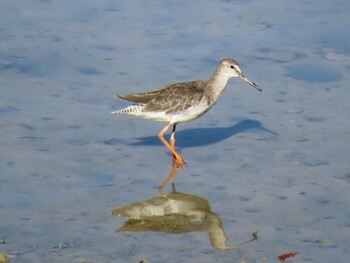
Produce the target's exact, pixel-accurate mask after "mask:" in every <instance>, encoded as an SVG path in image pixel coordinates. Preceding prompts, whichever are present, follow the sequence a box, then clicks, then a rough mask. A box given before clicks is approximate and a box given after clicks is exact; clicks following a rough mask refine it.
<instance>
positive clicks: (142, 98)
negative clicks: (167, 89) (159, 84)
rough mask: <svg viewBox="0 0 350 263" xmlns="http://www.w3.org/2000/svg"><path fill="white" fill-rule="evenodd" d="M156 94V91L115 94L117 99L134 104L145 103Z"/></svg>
mask: <svg viewBox="0 0 350 263" xmlns="http://www.w3.org/2000/svg"><path fill="white" fill-rule="evenodd" d="M156 94H157V91H151V92H145V93H137V94H130V95H116V96H117V97H118V98H119V99H121V100H125V101H127V102H131V103H135V104H147V103H148V102H149V101H150V100H152V99H153V98H154V97H155V96H156Z"/></svg>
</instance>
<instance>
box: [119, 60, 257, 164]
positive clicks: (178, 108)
mask: <svg viewBox="0 0 350 263" xmlns="http://www.w3.org/2000/svg"><path fill="white" fill-rule="evenodd" d="M231 78H240V79H242V80H244V81H245V82H247V83H249V84H250V85H251V86H253V87H254V88H256V89H257V90H259V91H262V90H261V88H260V87H259V86H258V85H257V84H255V83H254V82H253V81H252V80H250V79H249V78H248V77H247V76H246V75H244V74H243V72H242V71H241V68H240V67H239V64H238V62H237V61H236V60H234V59H232V58H224V59H222V60H221V61H220V62H219V63H218V65H217V67H216V69H215V71H214V73H213V75H212V76H211V78H210V79H208V80H195V81H189V82H180V83H174V84H170V85H167V86H164V87H162V88H160V89H158V90H155V91H151V92H145V93H137V94H130V95H117V97H118V98H120V99H122V100H124V101H127V102H131V103H132V105H130V106H128V107H126V108H123V109H120V110H117V111H113V112H112V113H119V114H128V115H133V116H138V117H142V118H146V119H152V120H156V121H162V122H167V125H166V126H165V127H164V129H163V130H161V132H160V133H159V134H158V136H159V139H160V140H161V141H162V142H163V143H164V145H165V146H166V147H167V148H168V149H169V150H170V151H171V153H172V154H173V160H174V161H175V163H176V164H177V166H178V167H180V168H181V167H182V166H183V165H184V164H185V162H184V159H183V158H182V157H181V155H180V154H179V153H178V152H177V151H176V149H175V130H176V125H177V124H178V123H180V122H187V121H192V120H194V119H197V118H199V117H201V116H202V115H203V114H205V113H206V112H207V111H208V110H210V109H211V108H212V107H213V105H214V104H215V102H216V101H217V100H218V99H219V97H220V96H221V95H222V92H223V91H224V90H225V88H226V86H227V82H228V81H229V80H230V79H231ZM171 126H173V130H172V133H171V136H170V143H169V142H168V141H167V140H166V139H165V138H164V133H165V132H166V131H167V130H168V129H169V128H170V127H171Z"/></svg>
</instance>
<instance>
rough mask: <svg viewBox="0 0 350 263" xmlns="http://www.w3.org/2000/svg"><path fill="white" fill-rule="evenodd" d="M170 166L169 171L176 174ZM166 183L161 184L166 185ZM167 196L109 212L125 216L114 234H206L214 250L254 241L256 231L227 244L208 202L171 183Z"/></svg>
mask: <svg viewBox="0 0 350 263" xmlns="http://www.w3.org/2000/svg"><path fill="white" fill-rule="evenodd" d="M176 168H177V167H176V165H174V164H173V165H172V168H171V171H170V175H169V178H168V179H167V180H168V181H171V180H172V178H170V177H171V175H172V172H178V170H177V169H176ZM166 182H167V181H165V182H164V183H166ZM172 187H173V191H172V193H170V194H159V195H158V196H156V197H153V198H151V199H148V200H143V201H139V202H136V203H133V204H130V205H125V206H123V207H120V208H116V209H113V210H112V215H114V216H118V217H125V218H127V221H126V222H125V223H124V225H123V226H121V227H120V228H119V229H118V230H117V232H146V231H156V232H165V233H170V234H180V233H186V232H193V231H202V232H207V233H208V235H209V240H210V244H211V246H212V247H213V248H215V249H220V250H224V249H236V248H238V247H240V246H242V245H244V244H246V243H249V242H251V241H254V240H256V239H257V232H256V233H253V234H252V237H251V239H249V240H246V241H243V242H241V243H239V244H236V245H226V242H227V240H228V238H227V236H226V235H225V232H224V228H223V222H222V219H221V218H220V216H218V215H217V214H215V213H214V212H212V211H211V209H210V205H209V202H208V200H206V199H205V198H203V197H200V196H197V195H192V194H186V193H181V192H177V191H176V189H175V185H174V183H172Z"/></svg>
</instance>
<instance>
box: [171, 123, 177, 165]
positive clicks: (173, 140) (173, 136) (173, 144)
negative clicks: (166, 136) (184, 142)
mask: <svg viewBox="0 0 350 263" xmlns="http://www.w3.org/2000/svg"><path fill="white" fill-rule="evenodd" d="M175 130H176V124H173V131H172V133H171V136H170V145H171V147H172V148H173V149H174V150H175V142H176V140H175ZM175 151H176V150H175ZM173 160H176V159H175V155H174V154H173Z"/></svg>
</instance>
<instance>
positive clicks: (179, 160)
mask: <svg viewBox="0 0 350 263" xmlns="http://www.w3.org/2000/svg"><path fill="white" fill-rule="evenodd" d="M170 126H171V123H169V124H168V125H167V126H165V128H164V129H163V130H162V131H161V132H160V133H159V134H158V137H159V139H160V140H161V141H162V142H163V143H164V145H165V146H166V147H167V148H168V149H169V150H170V151H171V152H172V154H173V158H174V159H175V162H176V163H177V165H178V166H181V167H182V166H183V165H184V163H185V162H184V160H183V159H182V157H181V155H180V154H179V153H178V152H177V151H176V150H175V129H176V124H174V126H173V132H172V134H171V137H170V143H171V145H170V144H169V143H168V142H167V141H166V140H165V139H164V133H165V132H166V131H167V130H168V129H169V128H170Z"/></svg>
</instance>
